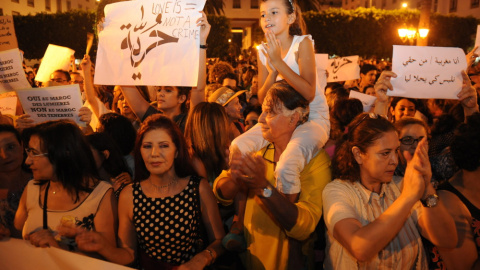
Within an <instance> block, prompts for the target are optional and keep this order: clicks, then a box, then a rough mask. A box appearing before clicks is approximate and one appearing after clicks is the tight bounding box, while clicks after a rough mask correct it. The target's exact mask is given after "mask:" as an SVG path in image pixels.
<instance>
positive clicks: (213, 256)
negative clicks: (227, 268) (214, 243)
mask: <svg viewBox="0 0 480 270" xmlns="http://www.w3.org/2000/svg"><path fill="white" fill-rule="evenodd" d="M205 251H206V252H208V254H210V257H212V260H211V261H210V263H209V264H208V265H211V264H212V263H213V262H214V261H215V254H214V253H213V251H211V250H210V249H208V248H206V249H205Z"/></svg>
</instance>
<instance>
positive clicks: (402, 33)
mask: <svg viewBox="0 0 480 270" xmlns="http://www.w3.org/2000/svg"><path fill="white" fill-rule="evenodd" d="M407 34H408V29H406V28H400V29H398V36H399V37H401V38H405V37H406V36H407Z"/></svg>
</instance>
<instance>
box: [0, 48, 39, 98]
mask: <svg viewBox="0 0 480 270" xmlns="http://www.w3.org/2000/svg"><path fill="white" fill-rule="evenodd" d="M31 87H32V86H31V85H30V84H29V83H28V80H27V77H25V71H23V66H22V60H21V55H20V51H19V50H18V49H11V50H6V51H2V52H0V93H4V92H8V91H13V90H17V89H25V88H31Z"/></svg>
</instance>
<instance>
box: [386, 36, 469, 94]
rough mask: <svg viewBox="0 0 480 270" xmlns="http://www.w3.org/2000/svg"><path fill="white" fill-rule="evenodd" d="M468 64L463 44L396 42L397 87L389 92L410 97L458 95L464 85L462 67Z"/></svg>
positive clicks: (464, 67)
mask: <svg viewBox="0 0 480 270" xmlns="http://www.w3.org/2000/svg"><path fill="white" fill-rule="evenodd" d="M466 68H467V62H466V58H465V53H464V52H463V50H462V49H460V48H443V47H428V46H418V47H417V46H400V45H398V46H393V61H392V71H393V72H395V73H396V74H397V78H392V79H391V82H392V86H393V91H387V94H388V95H389V96H398V97H408V98H439V99H458V97H457V94H458V93H459V92H460V90H461V89H462V84H463V78H462V74H461V71H462V70H465V69H466Z"/></svg>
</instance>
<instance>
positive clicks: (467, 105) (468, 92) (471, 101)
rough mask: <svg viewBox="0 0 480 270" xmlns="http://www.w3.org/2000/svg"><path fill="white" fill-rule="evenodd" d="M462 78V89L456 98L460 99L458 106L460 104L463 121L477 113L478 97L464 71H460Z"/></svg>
mask: <svg viewBox="0 0 480 270" xmlns="http://www.w3.org/2000/svg"><path fill="white" fill-rule="evenodd" d="M462 77H463V87H462V90H461V91H460V93H458V95H457V96H458V98H459V99H460V104H462V107H463V112H464V114H465V119H467V117H468V116H470V115H472V114H474V113H476V112H478V103H477V98H478V97H477V91H476V90H475V87H473V86H472V82H471V81H470V78H468V75H467V73H466V72H465V71H462Z"/></svg>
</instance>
